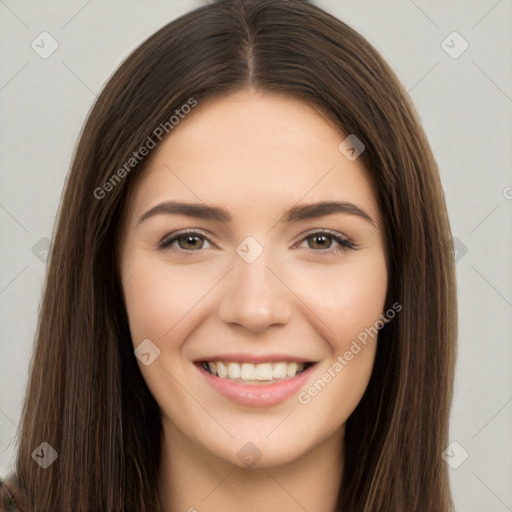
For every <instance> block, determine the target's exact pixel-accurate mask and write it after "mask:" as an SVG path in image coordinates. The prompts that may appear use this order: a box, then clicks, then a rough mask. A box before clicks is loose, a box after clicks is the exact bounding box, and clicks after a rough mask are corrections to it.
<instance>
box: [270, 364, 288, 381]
mask: <svg viewBox="0 0 512 512" xmlns="http://www.w3.org/2000/svg"><path fill="white" fill-rule="evenodd" d="M272 375H273V376H274V379H283V378H284V377H286V363H277V364H276V365H274V370H273V372H272Z"/></svg>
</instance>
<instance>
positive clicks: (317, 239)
mask: <svg viewBox="0 0 512 512" xmlns="http://www.w3.org/2000/svg"><path fill="white" fill-rule="evenodd" d="M302 242H307V244H308V248H309V249H315V250H316V252H322V253H326V254H337V253H340V252H343V251H345V250H346V249H356V248H357V246H356V244H355V243H354V242H352V241H351V240H350V239H348V238H346V237H344V236H342V235H340V234H337V233H331V232H330V231H315V232H314V233H310V234H309V235H308V236H307V237H306V238H304V239H303V240H302ZM333 243H334V244H338V245H337V247H334V248H333V247H332V246H333Z"/></svg>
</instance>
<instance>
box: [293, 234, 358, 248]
mask: <svg viewBox="0 0 512 512" xmlns="http://www.w3.org/2000/svg"><path fill="white" fill-rule="evenodd" d="M313 235H328V236H330V237H332V239H333V240H334V241H335V242H338V244H339V245H340V247H338V249H333V248H330V249H324V250H321V249H320V250H314V249H311V250H312V251H313V252H318V253H320V254H322V253H323V254H329V253H335V252H338V251H342V250H344V249H354V250H356V249H357V248H358V245H357V244H356V243H355V242H354V241H353V240H352V239H351V238H350V237H348V236H347V235H344V234H343V233H340V232H338V231H334V230H331V229H327V228H316V229H312V230H310V231H308V232H306V233H303V234H302V235H301V238H300V240H299V241H298V242H297V243H295V244H294V245H293V248H294V249H297V246H298V245H299V244H300V243H302V242H305V241H306V240H307V239H308V238H310V237H312V236H313Z"/></svg>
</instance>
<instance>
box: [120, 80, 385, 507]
mask: <svg viewBox="0 0 512 512" xmlns="http://www.w3.org/2000/svg"><path fill="white" fill-rule="evenodd" d="M345 137H346V135H345V134H343V133H342V132H341V131H340V130H339V128H337V127H336V126H335V125H334V124H333V123H332V122H331V121H329V120H328V119H327V118H326V116H324V115H322V114H321V113H320V112H319V111H317V110H316V109H314V108H312V107H311V106H308V105H307V104H306V103H303V102H301V101H299V100H297V99H294V98H290V97H286V96H282V95H277V94H269V93H261V92H257V91H254V90H252V89H247V90H243V91H240V92H237V93H235V94H230V95H228V96H225V97H222V98H217V99H215V100H212V101H210V102H207V103H205V104H203V105H199V106H198V107H197V109H196V110H194V111H193V113H191V114H189V115H188V117H187V118H185V120H183V121H181V123H180V124H179V125H178V126H176V127H175V128H174V130H173V131H172V133H171V134H170V136H169V137H168V138H167V139H164V141H163V142H162V143H161V144H160V145H159V146H158V147H157V148H156V149H155V150H153V151H154V153H153V154H152V155H151V164H150V165H149V167H148V169H147V170H146V171H145V174H144V176H142V178H141V180H140V182H139V183H138V184H137V186H136V188H135V190H134V193H133V194H132V196H131V198H130V200H129V202H128V205H127V216H126V221H125V223H124V225H123V229H122V236H121V242H120V245H119V251H120V261H121V263H120V265H121V266H120V271H121V282H122V288H123V293H124V297H125V303H126V308H127V312H128V317H129V323H130V330H131V334H132V339H133V344H134V348H135V347H137V346H138V345H139V344H140V343H141V342H142V340H145V339H150V340H151V342H152V343H153V344H154V345H156V346H157V347H158V349H159V350H160V355H159V356H158V357H156V358H155V359H154V361H152V362H151V364H149V365H148V366H146V365H144V364H143V363H142V362H141V361H140V360H139V359H138V360H137V362H138V364H139V367H140V370H141V372H142V375H143V377H144V379H145V381H146V383H147V385H148V387H149V389H150V391H151V393H152V394H153V396H154V398H155V400H156V401H157V403H158V404H159V407H160V410H161V413H162V422H163V444H162V461H161V466H160V473H159V475H160V481H159V497H160V500H161V503H162V506H163V509H164V510H169V511H187V510H188V511H193V510H197V511H198V512H203V511H223V512H231V511H233V512H234V511H240V510H245V511H251V510H254V511H256V510H266V511H267V512H272V511H279V512H283V511H288V510H289V511H292V510H293V511H295V510H298V509H301V507H303V508H304V509H306V510H308V511H309V512H325V511H329V510H332V511H333V510H334V508H335V504H336V498H337V493H338V488H339V484H340V481H341V478H342V474H343V453H342V442H343V435H344V425H345V422H346V420H347V418H348V417H349V416H350V414H351V413H352V411H353V410H354V409H355V407H356V406H357V404H358V403H359V401H360V399H361V397H362V395H363V393H364V391H365V389H366V387H367V384H368V381H369V378H370V374H371V371H372V366H373V362H374V357H375V351H376V343H377V340H376V338H374V339H371V340H370V342H369V343H368V344H367V345H366V346H364V347H363V349H362V350H361V351H360V352H359V353H357V355H354V357H353V359H352V360H351V361H349V362H347V364H346V366H344V368H343V369H342V371H338V372H336V373H335V376H334V377H333V378H332V379H331V380H330V382H329V383H328V384H327V385H326V386H325V387H324V388H323V389H322V390H321V392H318V393H317V395H316V396H314V397H311V400H310V401H309V402H308V403H307V404H302V403H299V401H298V399H297V393H295V394H293V396H291V397H290V398H289V399H287V400H285V401H284V402H282V403H280V404H277V405H275V406H271V407H249V406H242V405H239V404H236V403H234V402H232V401H230V400H228V399H226V398H225V397H224V396H222V395H220V394H219V393H218V392H217V391H216V390H215V389H214V388H213V387H212V386H211V385H210V384H209V383H208V382H207V381H206V379H205V378H204V376H203V375H202V374H201V373H200V372H199V370H198V369H197V368H196V366H195V365H194V364H193V361H197V360H198V359H201V358H203V359H204V358H206V356H212V355H215V354H219V355H225V354H227V353H242V354H257V355H261V354H265V355H268V354H276V353H279V354H287V355H290V356H296V357H300V358H305V359H307V360H309V361H316V364H315V366H314V367H313V369H312V371H311V375H310V376H309V378H308V381H307V384H306V385H305V386H303V388H301V390H304V389H307V388H309V387H310V386H311V385H312V384H313V383H314V382H316V381H317V380H318V379H320V378H321V377H322V375H323V374H324V373H325V372H328V370H329V368H331V372H332V367H333V365H334V363H335V362H336V360H337V357H338V356H340V355H343V354H344V353H345V352H346V351H347V350H349V348H350V346H351V343H352V342H353V340H355V339H356V337H357V336H358V335H359V334H360V333H361V332H362V331H364V329H365V328H367V327H369V326H373V325H374V324H375V322H376V321H377V320H378V319H379V316H380V315H381V314H382V313H383V312H384V303H385V297H386V289H387V280H388V274H387V268H386V255H385V240H384V238H383V234H382V229H381V214H380V212H379V209H378V206H377V202H376V199H375V194H374V192H373V190H372V185H371V182H370V180H369V177H368V175H367V173H366V170H365V169H364V166H363V164H362V163H361V159H359V158H358V159H356V160H354V161H349V160H348V159H347V158H346V157H345V156H344V155H343V154H342V153H341V152H340V151H339V150H338V146H339V144H340V143H341V142H342V141H343V140H344V139H345ZM170 200H178V201H185V202H192V203H201V204H202V203H205V204H207V205H215V206H220V207H223V208H225V209H227V210H229V212H230V214H231V216H232V220H231V222H219V221H216V220H210V219H198V218H193V217H189V216H185V215H181V214H180V215H177V214H168V213H160V214H156V215H153V216H150V217H148V218H146V219H145V220H143V221H142V222H139V219H140V217H141V216H142V215H143V214H144V213H146V212H147V211H149V210H150V209H152V208H153V207H154V206H155V205H157V204H159V203H162V202H165V201H170ZM331 200H343V201H350V202H351V203H354V204H356V205H357V206H359V207H360V208H361V209H362V210H364V211H365V212H366V213H367V214H368V215H369V216H370V217H371V218H372V219H373V220H374V222H375V225H372V224H370V223H369V222H367V221H366V220H364V219H362V218H360V217H359V216H356V215H352V214H347V213H334V214H330V215H325V216H322V217H318V218H313V219H306V220H299V221H296V222H292V223H285V222H283V220H282V218H283V212H284V211H285V210H286V209H288V208H290V207H292V206H295V205H297V204H301V205H302V204H309V203H315V202H319V201H331ZM184 228H194V229H196V230H198V231H199V232H200V235H203V236H204V237H203V238H201V236H200V238H199V239H193V240H192V241H190V240H188V239H187V238H186V236H185V237H184V238H182V239H181V241H179V240H177V241H174V243H173V244H172V246H171V247H167V248H164V249H162V248H159V242H160V241H161V240H162V239H163V238H164V237H165V236H166V235H168V234H169V233H172V232H175V231H178V230H182V229H184ZM322 229H323V230H330V231H333V232H335V233H336V234H340V235H342V236H344V237H348V238H349V239H350V240H351V241H352V242H354V243H356V244H357V250H355V249H351V248H344V247H342V246H340V245H339V244H338V243H337V242H336V241H335V240H333V239H331V238H329V237H327V239H321V238H320V239H318V238H315V237H314V236H313V237H312V236H311V235H312V234H314V233H318V230H322ZM196 236H197V235H196ZM247 236H252V237H253V238H254V239H255V240H256V241H257V242H258V243H259V245H260V246H261V247H262V249H263V252H262V254H261V255H260V256H259V257H258V258H257V259H256V260H255V261H253V262H252V263H247V262H246V261H245V260H244V259H243V258H242V257H240V256H239V254H238V253H237V252H236V248H237V246H238V245H239V244H240V243H241V242H242V241H243V240H244V239H245V238H246V237H247ZM187 249H188V252H189V253H191V254H190V255H189V256H186V255H184V254H185V253H186V252H187ZM194 251H195V252H194ZM329 251H338V252H331V253H329ZM248 442H250V443H252V445H254V446H255V447H256V448H257V450H258V451H259V454H260V456H261V458H260V459H259V460H258V462H257V463H256V464H255V465H253V466H251V467H248V466H247V464H245V463H244V462H243V460H241V459H240V458H239V457H238V456H237V453H238V452H239V450H240V449H241V448H242V447H244V446H245V445H246V444H247V443H248ZM246 449H247V448H246ZM251 450H253V448H251ZM255 453H256V452H255ZM251 507H252V508H251Z"/></svg>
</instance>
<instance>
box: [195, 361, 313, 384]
mask: <svg viewBox="0 0 512 512" xmlns="http://www.w3.org/2000/svg"><path fill="white" fill-rule="evenodd" d="M199 364H200V365H201V366H202V367H203V368H204V369H205V370H206V371H207V372H208V373H210V374H212V375H215V376H216V377H219V378H221V379H226V380H231V381H235V382H241V383H245V384H251V383H254V384H257V383H262V384H263V383H272V382H280V381H283V380H286V379H291V378H293V377H295V376H297V375H299V374H300V373H302V372H304V371H306V370H307V369H308V368H310V367H311V366H313V364H314V363H313V362H306V363H302V362H301V363H295V362H284V361H283V362H277V363H257V364H253V363H241V362H233V361H224V362H223V361H201V362H200V363H199Z"/></svg>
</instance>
